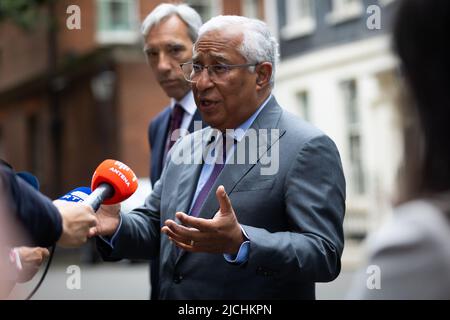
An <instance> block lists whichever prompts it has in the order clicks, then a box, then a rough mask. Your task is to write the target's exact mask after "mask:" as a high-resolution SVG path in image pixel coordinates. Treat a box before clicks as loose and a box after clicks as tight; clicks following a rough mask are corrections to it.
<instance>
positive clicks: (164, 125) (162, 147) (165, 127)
mask: <svg viewBox="0 0 450 320" xmlns="http://www.w3.org/2000/svg"><path fill="white" fill-rule="evenodd" d="M170 114H171V111H170V107H168V108H167V112H166V114H165V115H164V118H163V119H162V121H161V126H160V127H159V134H160V135H161V136H162V139H157V140H156V141H158V142H159V146H158V148H157V150H158V155H157V158H156V159H158V168H157V172H159V175H161V172H162V169H163V166H164V152H165V151H166V142H167V134H168V133H169V125H170ZM155 149H156V148H155Z"/></svg>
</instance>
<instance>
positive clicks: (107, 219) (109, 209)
mask: <svg viewBox="0 0 450 320" xmlns="http://www.w3.org/2000/svg"><path fill="white" fill-rule="evenodd" d="M137 187H138V181H137V177H136V175H135V174H134V172H133V171H132V170H131V169H130V168H129V167H128V166H127V165H125V164H123V163H122V162H120V161H116V160H105V161H103V162H102V163H101V164H100V165H99V166H98V167H97V169H96V170H95V172H94V175H93V177H92V184H91V188H92V190H93V192H92V193H91V194H90V195H89V197H88V198H87V199H86V200H85V201H84V203H86V204H89V205H90V206H91V207H92V208H93V209H94V211H96V212H97V213H96V217H97V225H96V226H95V227H93V228H91V230H90V232H89V236H90V237H92V236H98V235H101V236H111V235H113V234H114V233H115V232H116V230H117V228H118V226H119V223H120V216H119V214H120V204H119V203H120V202H122V201H124V200H126V199H127V198H129V197H130V196H131V195H132V194H133V193H134V192H135V191H136V189H137ZM102 203H103V204H105V205H102V206H101V207H100V205H101V204H102Z"/></svg>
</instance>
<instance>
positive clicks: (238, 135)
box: [233, 95, 272, 142]
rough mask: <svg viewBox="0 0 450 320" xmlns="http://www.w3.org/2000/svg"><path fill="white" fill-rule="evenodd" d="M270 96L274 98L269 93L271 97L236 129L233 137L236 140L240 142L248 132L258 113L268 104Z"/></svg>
mask: <svg viewBox="0 0 450 320" xmlns="http://www.w3.org/2000/svg"><path fill="white" fill-rule="evenodd" d="M270 98H272V95H269V97H268V98H267V99H266V100H264V102H263V103H262V104H261V106H260V107H259V108H258V110H256V111H255V113H253V114H252V115H251V117H250V118H248V119H247V120H245V121H244V122H243V123H242V124H241V125H240V126H239V127H237V128H236V129H234V131H233V138H234V139H235V140H236V141H238V142H240V141H241V140H242V138H244V136H245V134H246V133H247V130H248V129H249V128H250V127H251V125H252V124H253V122H255V119H256V118H257V117H258V115H259V114H260V113H261V111H262V110H263V109H264V107H265V106H266V105H267V103H268V102H269V100H270Z"/></svg>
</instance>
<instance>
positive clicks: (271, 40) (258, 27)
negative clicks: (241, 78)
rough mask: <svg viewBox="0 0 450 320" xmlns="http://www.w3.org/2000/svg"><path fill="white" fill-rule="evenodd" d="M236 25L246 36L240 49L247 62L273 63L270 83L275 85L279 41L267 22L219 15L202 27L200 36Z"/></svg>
mask: <svg viewBox="0 0 450 320" xmlns="http://www.w3.org/2000/svg"><path fill="white" fill-rule="evenodd" d="M235 26H238V27H239V30H242V34H243V36H244V39H243V41H242V43H241V45H240V47H239V48H238V50H239V52H240V53H241V55H242V56H243V57H244V58H245V59H246V60H247V62H248V63H259V62H265V61H267V62H270V63H271V64H272V76H271V77H270V85H271V86H272V87H273V86H274V83H275V69H276V64H277V63H278V59H279V53H278V42H277V40H276V38H275V37H274V36H272V34H271V32H270V30H269V27H268V26H267V24H266V23H265V22H263V21H261V20H258V19H250V18H247V17H241V16H217V17H214V18H212V19H210V20H209V21H208V22H206V23H205V24H204V25H203V26H202V27H201V28H200V30H199V34H198V36H199V37H201V36H202V35H204V34H205V33H207V32H210V31H215V30H227V28H229V27H235ZM194 50H195V48H194Z"/></svg>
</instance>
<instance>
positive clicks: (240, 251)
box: [98, 16, 345, 299]
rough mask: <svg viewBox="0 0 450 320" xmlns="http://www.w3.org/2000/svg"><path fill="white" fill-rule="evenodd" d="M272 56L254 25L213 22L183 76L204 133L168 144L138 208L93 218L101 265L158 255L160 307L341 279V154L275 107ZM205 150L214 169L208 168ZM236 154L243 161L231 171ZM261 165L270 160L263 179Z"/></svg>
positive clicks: (293, 292)
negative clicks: (104, 239) (164, 302)
mask: <svg viewBox="0 0 450 320" xmlns="http://www.w3.org/2000/svg"><path fill="white" fill-rule="evenodd" d="M277 50H278V45H277V43H276V41H275V39H274V38H273V37H272V36H271V34H270V32H269V30H268V28H267V25H266V24H265V23H263V22H261V21H259V20H254V19H248V18H244V17H238V16H219V17H216V18H213V19H211V20H210V21H209V22H207V23H206V24H205V25H203V26H202V28H201V29H200V32H199V38H198V40H197V42H196V43H195V45H194V54H193V57H192V61H190V62H186V63H183V64H182V65H181V68H182V70H183V73H184V76H185V78H186V80H188V81H189V82H190V83H191V84H192V89H193V93H194V98H195V102H196V104H197V107H198V109H199V110H200V113H201V115H202V118H203V120H204V121H205V122H207V123H208V124H209V125H210V127H208V128H205V129H203V130H199V131H196V132H194V133H193V134H191V135H188V136H185V137H183V138H182V139H180V140H179V141H178V142H177V143H176V144H175V146H174V147H173V148H172V150H171V152H170V153H169V155H168V162H167V166H166V168H165V170H164V172H163V174H162V176H161V179H160V180H159V181H158V182H157V183H156V185H155V188H154V190H153V192H152V194H151V195H150V196H149V197H148V198H147V199H146V202H145V205H144V206H143V207H141V208H138V209H136V210H134V211H132V212H130V213H120V208H119V207H118V206H112V207H103V208H102V209H101V210H100V211H99V212H98V219H99V224H100V226H101V227H100V228H101V230H102V231H101V232H99V234H100V235H103V236H111V237H113V239H114V240H113V241H112V242H111V243H110V244H106V243H104V244H103V245H101V246H100V249H101V251H102V254H103V255H104V256H107V257H128V258H152V257H154V256H155V255H159V257H160V261H161V265H160V267H161V273H160V276H161V278H160V298H163V299H314V298H315V282H325V281H331V280H333V279H334V278H336V277H337V275H338V274H339V272H340V266H341V263H340V259H341V255H342V251H343V245H344V244H343V241H344V238H343V228H342V224H343V218H344V211H345V180H344V175H343V172H342V166H341V162H340V158H339V153H338V150H337V148H336V146H335V144H334V143H333V142H332V141H331V139H330V138H328V137H327V136H326V135H325V134H324V133H322V132H321V131H319V130H318V129H316V128H314V127H313V126H311V125H310V124H308V123H306V122H304V121H302V120H301V119H299V118H297V117H295V116H294V115H292V114H289V113H288V112H286V111H284V110H283V109H282V108H281V107H280V106H279V105H278V103H277V101H276V99H275V97H274V96H273V95H272V88H273V84H274V74H275V63H276V59H277V55H278V52H277ZM255 137H256V140H255ZM223 138H225V139H224V140H222V139H223ZM225 140H227V141H231V143H223V144H222V142H223V141H225ZM250 140H252V141H250ZM247 142H250V143H249V144H247ZM254 144H256V146H257V148H256V149H252V148H251V147H250V146H252V145H254ZM222 145H223V146H224V147H222V150H221V151H222V152H215V151H216V150H220V148H218V149H217V148H216V147H217V146H222ZM212 147H214V148H213V149H214V150H215V151H214V152H211V155H212V158H213V159H216V161H215V162H214V161H213V162H211V161H206V160H207V159H205V157H204V155H205V154H210V153H209V152H205V151H208V150H210V149H211V148H212ZM255 150H256V154H255V153H254V152H255ZM241 152H244V155H245V156H246V157H242V158H241V159H244V160H245V161H243V162H240V161H235V160H236V158H237V159H239V158H240V153H241ZM268 155H270V156H271V158H270V159H272V160H273V159H275V160H274V161H278V163H276V165H275V166H274V167H275V168H276V170H275V171H274V172H270V173H267V172H265V171H264V169H265V165H266V164H267V163H265V162H264V161H263V159H265V158H267V157H268ZM236 156H237V157H236ZM199 157H200V159H201V160H202V161H200V162H198V161H196V160H197V159H199ZM180 158H181V159H182V160H183V161H179V160H180ZM251 159H253V160H251ZM185 160H191V161H185ZM161 226H162V228H161ZM159 244H160V245H159Z"/></svg>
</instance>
